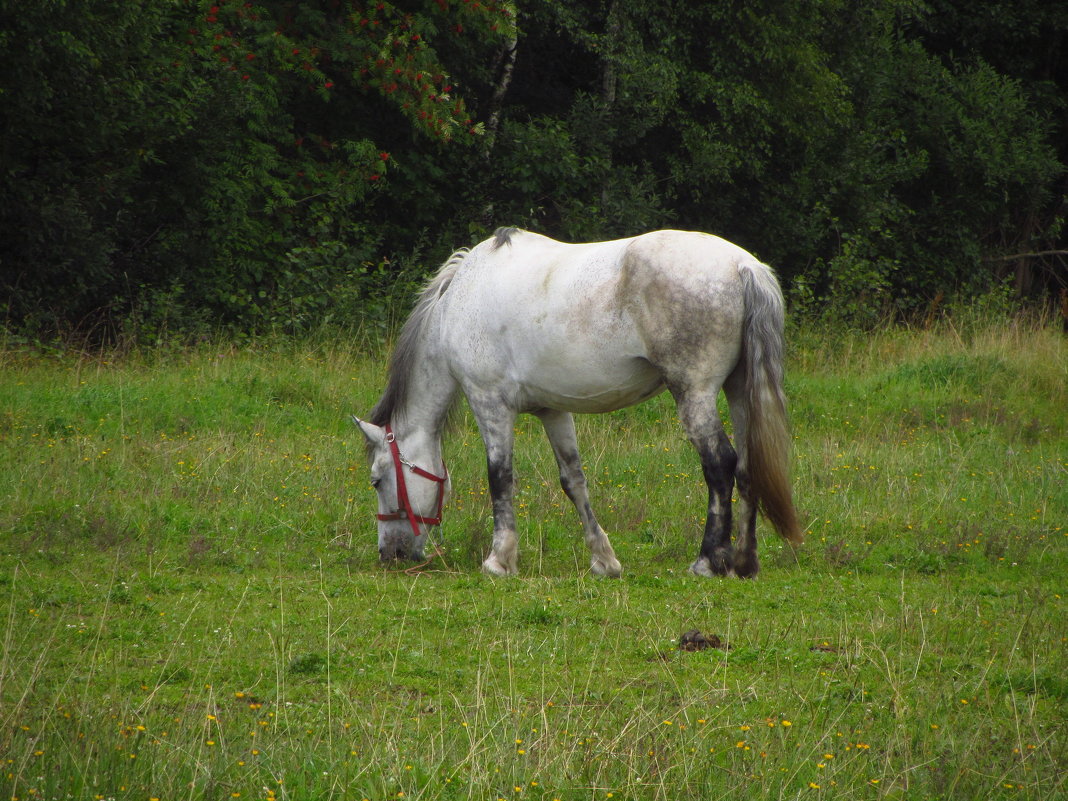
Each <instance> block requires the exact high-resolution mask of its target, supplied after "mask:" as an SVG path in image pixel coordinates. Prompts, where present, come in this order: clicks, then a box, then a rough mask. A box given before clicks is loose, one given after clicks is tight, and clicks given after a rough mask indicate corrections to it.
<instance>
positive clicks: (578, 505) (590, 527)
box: [538, 410, 623, 578]
mask: <svg viewBox="0 0 1068 801" xmlns="http://www.w3.org/2000/svg"><path fill="white" fill-rule="evenodd" d="M538 418H539V419H540V420H541V422H542V425H543V426H545V434H546V436H548V438H549V442H550V444H551V445H552V446H553V453H554V454H555V455H556V464H557V466H558V467H559V468H560V486H561V487H563V490H564V493H565V494H566V495H567V497H568V498H569V499H570V500H571V503H573V504H574V505H575V510H576V511H577V512H578V516H579V519H580V520H581V521H582V529H583V533H584V535H585V540H586V545H587V547H589V549H590V571H591V572H592V573H593V574H594V575H598V576H609V577H611V578H616V577H618V576H619V575H620V573H622V572H623V567H622V565H620V564H619V560H618V559H617V558H616V554H615V551H614V550H613V549H612V543H611V542H609V540H608V535H607V534H605V532H604V529H602V528H601V526H600V524H599V523H598V522H597V516H596V515H594V513H593V508H592V507H591V506H590V496H589V492H588V490H587V487H586V475H585V473H583V471H582V459H581V458H580V457H579V451H578V438H577V437H576V435H575V420H574V418H573V417H572V416H571V415H570V414H569V413H567V412H558V411H554V410H544V411H542V412H539V413H538Z"/></svg>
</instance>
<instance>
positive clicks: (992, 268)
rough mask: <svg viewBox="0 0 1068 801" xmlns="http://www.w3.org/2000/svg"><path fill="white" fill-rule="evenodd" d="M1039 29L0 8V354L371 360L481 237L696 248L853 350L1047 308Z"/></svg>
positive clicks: (736, 6)
mask: <svg viewBox="0 0 1068 801" xmlns="http://www.w3.org/2000/svg"><path fill="white" fill-rule="evenodd" d="M1066 31H1068V11H1066V10H1065V9H1064V8H1062V7H1061V5H1059V4H1049V3H1041V2H1037V0H1027V2H1024V3H1008V2H997V3H994V4H993V5H991V4H987V5H985V6H983V8H982V9H976V8H975V7H974V4H964V3H962V2H958V0H939V2H936V3H929V4H924V5H920V4H916V3H913V2H910V1H909V0H890V1H889V2H886V3H881V4H875V5H867V6H858V5H856V4H848V3H843V2H840V0H828V2H822V3H816V4H813V3H799V2H785V3H783V2H771V0H760V1H759V2H755V3H754V2H746V3H736V2H729V3H716V4H711V3H693V2H683V0H658V2H655V3H654V2H650V1H649V0H635V1H634V2H626V3H624V2H622V0H581V2H571V3H560V2H556V0H522V2H516V3H510V2H504V1H503V0H502V1H501V2H495V1H494V0H491V1H490V2H488V3H485V2H475V1H474V0H403V2H359V1H358V0H312V1H311V2H301V3H296V2H292V1H291V0H260V1H259V2H237V1H236V0H214V2H213V0H140V2H130V3H100V2H94V1H93V0H70V2H65V3H55V4H24V3H16V2H15V1H14V0H0V196H2V197H3V199H4V200H3V204H2V205H0V304H2V306H3V309H2V311H3V313H4V316H5V324H6V327H7V328H9V329H12V330H15V331H18V332H21V333H26V334H30V335H39V334H48V333H53V334H54V333H57V332H58V333H62V332H65V331H72V330H77V331H82V332H86V331H87V332H89V333H91V335H92V336H94V337H96V338H103V337H107V336H112V335H119V336H124V337H127V338H132V339H139V340H147V341H156V340H158V339H161V338H165V337H167V336H169V335H170V334H172V333H176V334H179V335H182V336H189V335H198V334H201V333H203V332H205V331H208V330H211V329H214V328H218V327H229V328H232V329H234V330H236V331H262V330H266V329H281V330H284V331H301V330H308V329H310V328H313V327H317V326H322V325H324V324H330V325H344V326H352V327H362V328H364V329H365V330H367V329H370V330H372V331H376V330H384V329H385V328H386V327H387V326H388V325H389V323H390V320H391V313H392V312H393V310H395V309H396V308H397V307H401V308H403V306H404V305H405V303H406V301H407V299H408V298H409V297H410V295H411V291H412V289H413V287H414V286H415V285H416V284H417V283H418V281H419V280H420V279H421V278H422V276H424V275H425V274H426V273H427V272H429V271H431V270H432V269H433V268H434V267H436V265H437V264H439V263H440V262H441V261H442V260H444V258H445V257H446V256H447V255H448V253H449V252H450V251H451V250H452V249H454V248H456V247H460V246H465V245H470V244H472V243H473V242H474V241H477V240H478V239H480V238H482V237H483V236H485V235H486V234H488V233H489V232H490V231H492V230H493V228H494V227H496V226H497V225H522V226H526V227H530V228H532V229H535V230H538V231H541V232H544V233H547V234H549V235H553V236H557V237H560V238H565V239H576V240H579V239H585V240H589V239H605V238H612V237H618V236H629V235H633V234H635V233H639V232H641V231H644V230H649V229H653V228H657V227H679V228H694V229H700V230H706V231H711V232H714V233H718V234H721V235H723V236H726V237H727V238H730V239H732V240H735V241H737V242H739V244H742V245H743V246H745V247H747V248H749V249H751V250H753V251H754V252H755V253H756V254H757V255H758V256H759V257H760V258H762V259H764V260H766V261H768V262H769V263H772V264H773V265H775V267H776V268H777V270H778V271H779V273H780V275H781V276H783V278H784V279H785V281H786V283H787V286H788V289H789V292H790V295H791V298H792V299H793V301H794V304H795V307H796V308H798V309H800V310H802V311H804V312H806V313H811V314H823V313H828V311H830V312H831V313H832V314H833V315H834V316H837V317H840V318H845V319H847V320H849V321H850V322H852V323H855V324H859V325H862V326H863V325H870V324H871V323H873V322H874V321H877V320H879V319H881V318H883V317H885V316H887V315H890V314H905V315H914V314H922V313H929V312H930V310H931V308H932V303H938V302H941V299H942V298H943V297H944V296H949V297H951V298H952V297H954V296H964V297H967V296H970V295H974V294H977V293H982V292H985V291H987V290H989V289H991V288H992V287H995V286H997V285H999V284H1005V283H1006V282H1008V281H1009V280H1010V279H1011V281H1012V284H1013V287H1014V289H1015V290H1016V291H1017V292H1018V293H1021V294H1026V293H1033V292H1049V293H1056V292H1057V291H1059V290H1060V289H1061V288H1063V287H1064V281H1065V279H1064V272H1063V270H1064V263H1065V255H1064V250H1065V246H1064V242H1063V233H1062V228H1063V218H1064V213H1065V186H1066V183H1065V180H1066V179H1065V169H1064V165H1065V164H1066V163H1068V144H1066V143H1068V116H1066V115H1068V104H1066V103H1065V99H1066V98H1065V88H1066V86H1068V67H1066V64H1068V60H1066V59H1065V58H1064V54H1063V48H1064V45H1063V42H1064V41H1065V38H1064V34H1065V32H1066ZM513 47H514V50H513ZM1036 254H1037V255H1036ZM936 299H937V300H936ZM101 324H103V325H101Z"/></svg>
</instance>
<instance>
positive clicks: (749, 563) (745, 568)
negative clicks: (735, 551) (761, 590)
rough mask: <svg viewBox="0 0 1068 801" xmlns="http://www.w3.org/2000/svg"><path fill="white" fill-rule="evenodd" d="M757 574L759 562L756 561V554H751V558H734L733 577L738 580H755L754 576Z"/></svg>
mask: <svg viewBox="0 0 1068 801" xmlns="http://www.w3.org/2000/svg"><path fill="white" fill-rule="evenodd" d="M759 572H760V562H759V561H757V558H756V554H753V556H752V558H747V557H739V556H735V558H734V575H736V576H737V577H738V578H744V579H751V578H756V575H757V573H759Z"/></svg>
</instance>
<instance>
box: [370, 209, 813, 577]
mask: <svg viewBox="0 0 1068 801" xmlns="http://www.w3.org/2000/svg"><path fill="white" fill-rule="evenodd" d="M782 362H783V299H782V293H781V291H780V289H779V285H778V282H777V281H776V279H775V276H774V274H773V273H772V271H771V269H770V268H769V267H767V266H766V265H764V264H761V263H760V262H759V261H757V260H756V259H755V258H754V257H753V256H752V255H750V254H749V253H747V252H746V251H744V250H742V249H741V248H739V247H737V246H736V245H732V244H731V243H729V242H727V241H725V240H723V239H720V238H718V237H715V236H711V235H709V234H702V233H693V232H684V231H655V232H653V233H648V234H644V235H642V236H637V237H633V238H630V239H620V240H616V241H613V242H595V243H590V244H564V243H561V242H557V241H555V240H552V239H549V238H547V237H544V236H540V235H539V234H534V233H530V232H529V231H523V230H519V229H516V228H502V229H499V230H498V231H497V232H496V233H495V234H494V235H493V236H492V237H491V238H489V239H487V240H486V241H484V242H481V243H480V244H478V245H476V246H475V247H474V248H472V249H470V250H459V251H457V252H456V253H454V254H453V255H452V256H451V257H450V258H449V260H448V261H446V262H445V264H444V265H443V266H442V267H441V269H440V270H439V271H438V273H437V275H435V276H434V278H433V279H431V280H430V282H429V283H428V284H427V286H426V288H425V289H424V290H423V293H422V295H421V296H420V298H419V301H418V303H417V305H416V306H415V308H414V310H413V311H412V313H411V316H410V317H409V318H408V320H407V322H406V323H405V325H404V327H403V329H402V330H401V333H400V336H399V338H398V340H397V344H396V347H395V349H394V352H393V357H392V360H391V362H390V367H389V378H388V382H387V384H386V388H385V391H384V393H383V395H382V397H381V399H380V400H379V401H378V403H377V405H376V406H375V407H374V409H373V410H372V412H371V415H370V420H369V421H363V420H359V419H357V418H353V420H354V421H355V422H356V424H357V425H358V426H359V427H360V429H361V431H362V432H363V434H364V436H365V438H366V439H367V447H368V454H369V458H370V462H371V484H372V485H373V486H374V488H375V489H376V491H377V493H378V550H379V554H380V556H381V558H382V559H383V560H390V559H398V558H410V559H421V558H423V548H424V545H425V543H426V538H427V533H428V529H429V528H430V527H432V526H435V525H438V524H439V523H440V522H441V509H442V505H443V504H444V501H445V498H446V497H447V495H448V492H449V488H450V481H449V476H448V471H447V470H446V469H445V462H444V460H443V457H442V450H441V433H442V429H443V427H444V425H445V420H446V417H447V414H448V411H449V408H450V406H451V405H452V404H453V402H454V400H455V398H456V396H457V393H458V392H463V394H464V395H465V396H466V397H467V400H468V403H469V404H470V407H471V411H472V413H473V414H474V416H475V419H476V421H477V422H478V427H479V430H480V431H481V433H482V439H483V442H484V443H485V446H486V457H487V463H488V469H489V488H490V495H491V498H492V503H493V547H492V550H491V551H490V554H489V555H488V557H487V558H486V560H485V562H484V563H483V569H484V570H485V571H486V572H488V573H492V574H494V575H499V576H507V575H514V574H515V573H516V572H517V569H518V564H517V562H518V540H517V536H516V524H515V512H514V509H513V504H512V492H513V480H512V445H513V436H514V424H515V420H516V416H517V415H518V414H519V413H520V412H529V413H530V414H533V415H535V416H536V417H538V418H539V419H540V420H541V422H542V424H543V425H544V427H545V433H546V434H547V435H548V438H549V442H550V443H551V444H552V448H553V453H554V454H555V455H556V461H557V464H558V466H559V468H560V483H561V485H562V486H563V489H564V492H565V493H567V496H568V498H570V499H571V501H572V503H574V505H575V509H576V510H577V511H578V516H579V518H580V519H581V521H582V527H583V531H584V533H585V539H586V544H587V545H588V546H589V549H590V569H591V571H592V572H593V573H595V574H598V575H604V576H618V575H619V574H620V571H621V569H622V568H621V566H620V564H619V560H618V559H617V558H616V555H615V552H614V551H613V550H612V545H611V543H609V541H608V536H607V535H606V534H605V532H604V530H603V529H602V528H601V526H600V525H599V524H598V522H597V518H596V516H595V515H594V513H593V509H592V508H591V506H590V500H589V495H588V494H587V490H586V478H585V476H584V474H583V472H582V463H581V459H580V458H579V451H578V443H577V441H576V438H575V424H574V420H573V419H572V416H571V415H572V413H575V412H583V413H585V412H610V411H614V410H616V409H620V408H623V407H624V406H630V405H632V404H635V403H640V402H641V401H643V400H646V399H647V398H650V397H652V396H653V395H656V394H657V393H659V392H661V391H662V390H664V389H665V388H666V389H667V390H668V392H670V393H671V395H672V397H673V398H674V400H675V404H676V406H677V408H678V415H679V420H680V421H681V422H682V426H683V428H684V429H685V431H686V434H687V436H688V437H689V439H690V442H692V443H693V446H694V448H695V449H696V450H697V453H698V455H699V456H700V459H701V467H702V468H703V471H704V478H705V483H706V484H707V485H708V517H707V522H706V523H705V528H704V537H703V539H702V541H701V548H700V552H699V554H698V556H697V559H696V561H694V563H693V564H692V565H691V568H690V569H691V570H692V571H693V572H694V573H696V574H698V575H702V576H714V575H736V576H741V577H751V576H755V575H756V573H757V570H758V569H759V564H758V561H757V555H756V515H757V509H758V508H760V509H761V510H762V511H763V513H764V515H765V517H767V519H768V520H769V521H770V522H771V524H772V525H773V526H774V528H775V529H776V531H778V533H779V534H780V535H781V536H782V537H783V538H784V539H786V540H788V541H789V542H791V543H799V542H801V539H802V536H801V528H800V526H799V525H798V521H797V515H796V513H795V511H794V505H793V500H792V496H791V491H790V484H789V471H788V455H789V446H790V435H789V432H788V428H787V419H786V404H785V397H784V394H783V386H782V370H783V368H782ZM721 388H722V389H723V390H724V391H725V392H726V395H727V401H728V403H729V406H730V414H731V419H732V421H733V423H734V446H732V445H731V442H730V440H729V439H728V437H727V434H726V432H725V431H724V430H723V424H722V422H721V421H720V418H719V414H718V412H717V410H716V398H717V396H718V395H719V392H720V389H721ZM735 482H737V485H738V495H739V498H738V501H739V502H738V509H737V517H738V518H739V519H738V523H737V537H736V542H735V545H734V547H732V544H731V528H732V522H731V517H732V514H731V512H732V510H731V505H732V504H731V497H732V494H733V491H734V484H735Z"/></svg>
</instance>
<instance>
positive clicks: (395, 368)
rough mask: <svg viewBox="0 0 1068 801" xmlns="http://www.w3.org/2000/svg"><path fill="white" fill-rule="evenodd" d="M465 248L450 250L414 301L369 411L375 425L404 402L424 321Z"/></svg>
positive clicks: (422, 333)
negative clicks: (385, 374)
mask: <svg viewBox="0 0 1068 801" xmlns="http://www.w3.org/2000/svg"><path fill="white" fill-rule="evenodd" d="M467 253H468V250H467V248H461V249H460V250H457V251H456V252H455V253H453V254H452V255H451V256H449V258H448V259H447V260H446V261H445V263H444V264H443V265H441V267H440V269H439V270H438V271H437V273H436V274H435V275H434V277H433V278H431V279H430V280H429V281H428V282H427V284H426V286H425V287H423V291H422V292H421V293H420V294H419V298H418V300H417V301H416V303H415V308H413V309H412V313H411V314H409V315H408V319H407V320H406V321H405V323H404V326H403V327H402V328H401V332H400V335H399V336H398V337H397V344H396V345H395V346H394V348H393V355H392V356H391V357H390V360H389V375H388V378H387V379H386V388H385V390H383V392H382V397H381V398H379V399H378V403H376V404H375V407H374V408H373V409H372V410H371V420H370V422H372V423H374V424H375V425H376V426H384V425H386V424H387V423H389V422H390V421H391V420H392V418H393V414H394V412H396V410H397V409H398V408H400V407H401V406H403V405H404V402H405V400H406V399H407V397H408V392H409V390H410V388H411V385H412V370H413V368H414V366H415V361H416V356H417V354H418V350H419V347H420V343H422V342H423V340H424V339H425V331H426V326H427V323H428V322H429V320H430V314H431V312H432V311H433V310H434V307H435V306H436V305H437V303H438V300H440V298H441V296H442V295H444V294H445V291H446V290H447V289H448V288H449V284H450V283H451V282H452V279H453V276H454V275H456V271H457V270H458V269H459V268H460V265H461V264H463V261H464V259H465V258H467Z"/></svg>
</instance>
